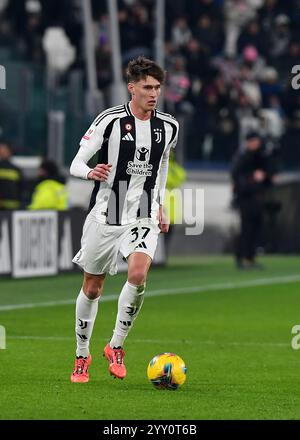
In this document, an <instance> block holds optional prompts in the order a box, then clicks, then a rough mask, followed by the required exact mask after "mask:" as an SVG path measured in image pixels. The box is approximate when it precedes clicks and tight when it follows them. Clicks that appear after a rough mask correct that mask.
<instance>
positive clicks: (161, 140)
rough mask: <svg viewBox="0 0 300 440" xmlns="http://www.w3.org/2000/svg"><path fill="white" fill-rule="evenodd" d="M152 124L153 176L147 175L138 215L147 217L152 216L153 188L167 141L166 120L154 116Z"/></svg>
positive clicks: (150, 159) (151, 158)
mask: <svg viewBox="0 0 300 440" xmlns="http://www.w3.org/2000/svg"><path fill="white" fill-rule="evenodd" d="M150 126H151V153H150V158H149V164H151V165H152V167H153V168H152V170H151V171H152V174H151V176H147V177H146V180H145V183H144V187H143V194H142V197H141V200H140V207H139V211H138V216H140V217H147V218H150V217H151V205H152V197H153V194H152V190H153V189H154V187H155V182H156V178H157V172H158V168H159V164H160V160H161V157H162V154H163V152H164V149H165V142H166V132H165V127H164V121H163V120H162V119H159V118H152V119H151V120H150ZM156 133H157V134H156ZM160 134H161V136H160ZM146 196H147V197H146ZM145 197H146V203H145ZM145 205H146V206H145Z"/></svg>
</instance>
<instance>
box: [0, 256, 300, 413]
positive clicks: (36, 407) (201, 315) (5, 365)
mask: <svg viewBox="0 0 300 440" xmlns="http://www.w3.org/2000/svg"><path fill="white" fill-rule="evenodd" d="M262 262H263V263H264V264H265V266H266V268H265V270H261V271H257V270H256V271H244V272H243V271H237V270H236V269H235V267H234V265H233V262H232V259H231V258H230V257H197V258H192V257H191V258H184V259H183V258H173V259H171V260H170V262H169V265H168V266H167V267H165V268H152V269H151V272H150V274H149V279H148V283H147V292H148V295H147V294H146V298H145V302H144V306H143V309H142V311H141V313H140V315H139V317H138V319H137V320H136V322H135V325H134V327H133V329H132V331H131V333H130V335H129V337H128V339H127V341H126V345H125V350H126V358H125V360H126V366H127V370H128V375H127V377H126V379H125V380H124V381H120V380H115V379H113V378H112V377H111V376H110V375H109V374H108V371H107V362H106V360H105V359H104V358H103V357H102V350H103V347H104V345H105V343H106V341H107V340H108V339H109V337H110V335H111V332H112V329H113V326H114V321H115V314H116V305H117V300H116V299H115V298H110V297H109V296H111V295H116V294H118V293H119V291H120V289H121V287H122V285H123V283H124V280H125V278H126V274H124V273H123V274H119V275H117V276H115V277H108V279H107V281H106V288H105V293H104V298H105V297H108V298H106V300H104V301H103V302H102V304H100V308H99V313H98V317H97V321H96V324H95V328H94V334H93V338H92V342H91V353H92V356H93V363H92V365H91V368H90V382H89V383H88V384H72V383H70V374H71V371H72V368H73V362H74V348H75V338H74V304H72V303H71V302H72V301H75V298H76V296H77V293H78V290H79V288H80V284H81V274H69V275H62V276H59V277H52V278H51V277H49V278H39V279H38V278H36V279H22V280H9V279H1V280H0V324H1V325H3V326H5V328H6V332H7V347H6V349H5V350H0V361H1V369H0V375H1V386H0V387H1V388H0V389H1V391H0V406H1V412H0V418H1V419H97V420H114V419H124V420H139V419H147V420H150V419H151V420H159V419H164V420H167V419H170V420H171V419H173V420H200V419H299V418H300V392H299V389H300V387H299V385H300V352H299V351H297V350H293V349H292V347H291V339H292V334H291V329H292V327H293V326H294V325H296V324H300V271H299V267H300V258H299V257H281V256H278V257H264V258H262ZM37 303H39V304H37ZM26 304H27V305H28V304H29V306H28V307H27V308H25V305H26ZM7 305H9V307H6V308H5V306H7ZM18 307H19V308H18ZM165 351H171V352H174V353H177V354H178V355H180V356H181V357H182V358H183V359H184V360H185V362H186V365H187V380H186V383H185V384H184V385H183V387H182V388H180V389H179V390H177V391H166V390H156V389H154V387H153V386H152V385H151V384H150V383H149V382H148V380H147V376H146V369H147V365H148V362H149V361H150V360H151V359H152V357H153V356H154V355H156V354H158V353H162V352H165Z"/></svg>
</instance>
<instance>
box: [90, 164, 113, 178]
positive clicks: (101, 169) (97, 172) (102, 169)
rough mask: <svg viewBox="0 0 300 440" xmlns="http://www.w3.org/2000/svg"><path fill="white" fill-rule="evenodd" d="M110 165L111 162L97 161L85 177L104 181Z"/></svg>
mask: <svg viewBox="0 0 300 440" xmlns="http://www.w3.org/2000/svg"><path fill="white" fill-rule="evenodd" d="M111 167H112V164H111V163H107V164H106V163H98V165H96V166H95V168H94V169H93V170H92V171H90V172H89V174H88V175H87V177H88V179H90V180H100V182H104V181H105V180H107V178H108V176H109V173H110V171H111Z"/></svg>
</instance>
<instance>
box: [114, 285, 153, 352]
mask: <svg viewBox="0 0 300 440" xmlns="http://www.w3.org/2000/svg"><path fill="white" fill-rule="evenodd" d="M144 292H145V284H142V285H140V286H135V285H134V284H131V283H129V282H128V281H127V282H126V283H125V284H124V286H123V289H122V291H121V294H120V296H119V301H118V315H117V319H116V325H115V329H114V333H113V336H112V338H111V341H110V343H109V345H110V346H111V347H112V348H113V347H123V344H124V341H125V338H126V336H127V335H128V333H129V330H130V329H131V328H132V325H133V321H134V320H135V318H136V317H137V315H138V313H139V311H140V309H141V307H142V304H143V301H144Z"/></svg>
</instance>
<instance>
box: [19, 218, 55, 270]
mask: <svg viewBox="0 0 300 440" xmlns="http://www.w3.org/2000/svg"><path fill="white" fill-rule="evenodd" d="M57 217H58V216H57V212H55V211H35V212H28V211H27V212H26V211H16V212H14V213H13V217H12V237H13V252H12V254H13V268H12V269H13V270H12V275H13V277H15V278H18V277H32V276H42V275H54V274H56V273H57V271H58V267H57V265H58V258H57V255H58V249H57V244H58V221H57Z"/></svg>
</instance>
